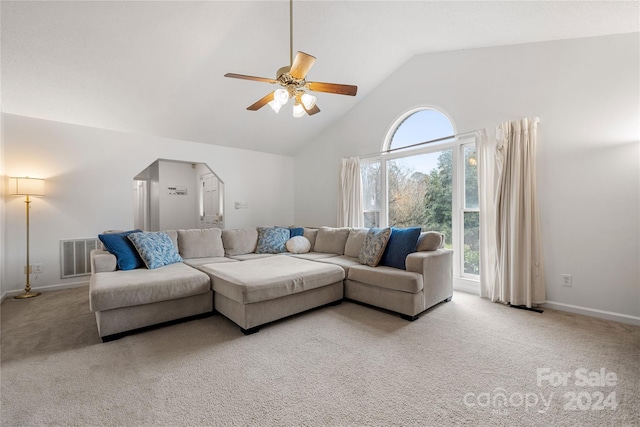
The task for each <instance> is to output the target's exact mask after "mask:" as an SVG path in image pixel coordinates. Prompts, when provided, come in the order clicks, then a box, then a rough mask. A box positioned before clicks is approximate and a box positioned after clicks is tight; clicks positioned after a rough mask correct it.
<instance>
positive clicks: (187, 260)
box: [182, 256, 238, 268]
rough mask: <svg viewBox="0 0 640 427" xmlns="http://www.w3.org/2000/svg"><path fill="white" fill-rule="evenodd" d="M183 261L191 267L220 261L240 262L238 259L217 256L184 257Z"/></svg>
mask: <svg viewBox="0 0 640 427" xmlns="http://www.w3.org/2000/svg"><path fill="white" fill-rule="evenodd" d="M182 262H184V263H185V264H187V265H188V266H190V267H193V268H199V267H200V266H203V265H206V264H218V263H220V262H238V260H237V259H232V258H226V257H220V256H216V257H206V258H184V259H183V260H182Z"/></svg>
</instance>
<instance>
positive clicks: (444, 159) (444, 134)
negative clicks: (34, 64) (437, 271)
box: [360, 108, 479, 278]
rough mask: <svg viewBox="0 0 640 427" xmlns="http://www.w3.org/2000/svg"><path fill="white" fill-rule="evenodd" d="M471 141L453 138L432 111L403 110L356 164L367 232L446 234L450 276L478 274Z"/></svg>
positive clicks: (445, 121)
mask: <svg viewBox="0 0 640 427" xmlns="http://www.w3.org/2000/svg"><path fill="white" fill-rule="evenodd" d="M476 159H477V158H476V153H475V136H474V135H465V136H456V130H455V127H454V125H453V122H452V120H451V119H450V118H449V117H448V116H447V115H446V114H445V113H443V112H441V111H438V110H436V109H433V108H420V109H413V110H410V111H407V112H406V113H405V114H403V115H402V116H401V117H400V118H399V119H398V120H396V121H395V122H394V123H393V125H392V126H390V129H389V131H388V133H387V137H386V138H385V142H384V145H383V150H382V153H381V154H380V155H376V156H372V157H368V158H366V159H361V161H360V164H361V175H362V183H363V189H362V190H363V212H362V214H363V218H364V224H365V226H366V227H387V226H389V227H398V228H403V227H420V228H421V229H422V230H423V231H438V232H441V233H443V234H444V235H445V242H446V247H447V248H450V249H453V250H454V251H455V253H456V261H455V262H454V273H455V274H454V275H455V276H457V277H459V278H462V277H467V278H469V277H471V278H477V277H478V272H479V261H478V259H479V258H478V256H479V238H478V231H479V229H478V221H479V209H478V193H477V192H478V187H477V160H476Z"/></svg>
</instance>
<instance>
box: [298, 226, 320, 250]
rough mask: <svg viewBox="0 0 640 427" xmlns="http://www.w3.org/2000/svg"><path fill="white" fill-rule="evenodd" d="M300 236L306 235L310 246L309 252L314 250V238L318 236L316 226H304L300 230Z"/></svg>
mask: <svg viewBox="0 0 640 427" xmlns="http://www.w3.org/2000/svg"><path fill="white" fill-rule="evenodd" d="M302 236H304V237H306V238H307V240H308V241H309V243H310V244H311V247H310V248H309V251H310V252H313V251H314V250H315V245H316V239H317V238H318V229H317V228H307V227H304V231H303V232H302Z"/></svg>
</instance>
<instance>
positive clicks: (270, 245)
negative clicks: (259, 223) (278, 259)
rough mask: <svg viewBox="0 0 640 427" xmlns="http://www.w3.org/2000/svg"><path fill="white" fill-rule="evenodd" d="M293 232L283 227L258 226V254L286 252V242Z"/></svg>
mask: <svg viewBox="0 0 640 427" xmlns="http://www.w3.org/2000/svg"><path fill="white" fill-rule="evenodd" d="M290 235H291V232H290V231H289V229H288V228H282V227H258V246H257V247H256V253H257V254H279V253H281V252H286V251H287V248H286V247H285V244H286V243H287V240H289V236H290Z"/></svg>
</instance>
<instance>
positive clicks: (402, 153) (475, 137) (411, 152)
mask: <svg viewBox="0 0 640 427" xmlns="http://www.w3.org/2000/svg"><path fill="white" fill-rule="evenodd" d="M422 109H424V108H418V109H414V110H411V111H410V112H408V113H406V114H404V115H402V116H401V117H400V118H399V119H398V120H396V121H395V122H394V126H392V127H391V129H390V131H389V132H388V134H387V138H385V142H384V148H385V150H384V151H383V152H381V153H379V154H376V155H373V156H367V157H363V158H361V159H360V163H361V165H362V164H367V163H377V162H380V192H381V194H380V217H379V218H380V224H379V227H387V226H388V224H389V200H388V197H389V194H388V179H389V176H388V174H387V162H388V161H390V160H396V159H401V158H404V157H412V156H417V155H421V154H431V153H435V152H440V151H445V150H448V149H450V150H451V151H452V153H451V155H452V176H451V180H452V182H451V186H452V192H453V197H452V201H451V205H452V206H451V209H452V211H451V230H452V236H451V242H452V245H453V251H454V257H453V285H454V289H456V290H461V291H466V292H473V293H477V292H478V291H479V289H480V276H479V275H473V274H469V273H465V272H464V230H463V227H464V212H465V211H469V212H480V210H479V208H478V209H467V208H465V204H464V203H465V200H464V197H465V191H464V190H465V188H464V185H465V181H464V164H463V162H464V149H465V147H468V146H470V145H475V146H476V150H477V146H478V142H479V141H480V132H479V131H476V132H468V133H463V134H458V135H453V136H452V137H451V138H450V140H444V141H442V140H438V142H433V143H426V144H424V145H421V146H417V147H416V146H412V147H406V148H405V147H402V148H399V149H393V148H391V147H390V144H391V137H392V136H393V134H394V133H395V131H396V127H397V126H399V125H400V124H402V122H403V121H404V120H405V119H406V118H407V117H408V116H409V115H411V114H413V113H415V112H417V111H419V110H422ZM438 111H440V110H438ZM443 114H444V113H443ZM445 116H446V114H445ZM447 117H448V116H447ZM452 124H453V122H452ZM454 129H455V127H454ZM390 149H391V150H392V151H389V150H390ZM364 212H365V209H364V207H363V211H362V216H363V219H364Z"/></svg>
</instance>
